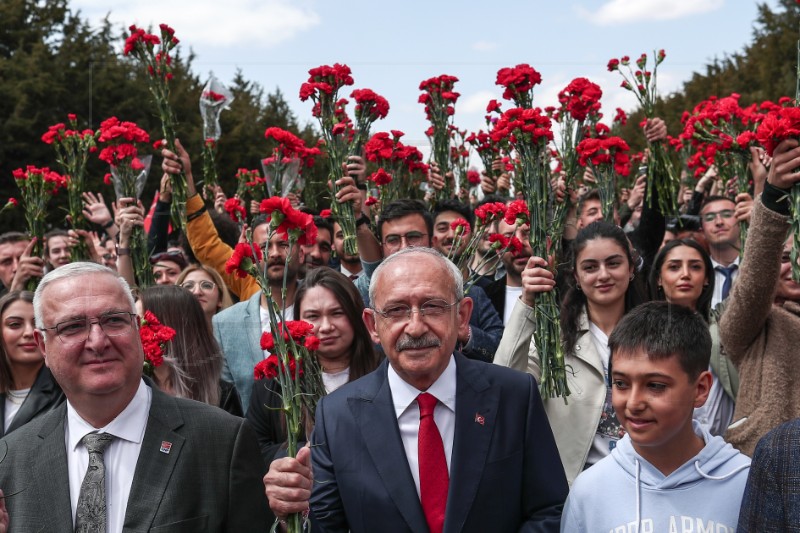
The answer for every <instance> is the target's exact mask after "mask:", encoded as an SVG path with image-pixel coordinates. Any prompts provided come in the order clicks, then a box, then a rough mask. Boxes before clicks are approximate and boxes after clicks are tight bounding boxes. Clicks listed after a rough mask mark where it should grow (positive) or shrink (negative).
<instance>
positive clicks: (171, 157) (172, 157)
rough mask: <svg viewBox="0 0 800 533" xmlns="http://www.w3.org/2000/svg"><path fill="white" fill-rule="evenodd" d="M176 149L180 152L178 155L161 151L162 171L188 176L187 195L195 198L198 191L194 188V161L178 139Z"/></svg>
mask: <svg viewBox="0 0 800 533" xmlns="http://www.w3.org/2000/svg"><path fill="white" fill-rule="evenodd" d="M175 149H176V150H177V151H178V153H177V154H176V153H175V152H172V151H171V150H167V149H166V148H164V149H162V150H161V156H162V157H163V158H164V160H163V161H162V162H161V170H163V171H164V172H166V173H167V174H172V175H178V174H180V173H181V171H183V174H184V176H186V194H187V196H194V195H195V194H197V189H196V188H195V186H194V177H193V176H192V161H191V159H190V158H189V154H188V152H186V150H184V148H183V145H182V144H181V141H180V140H178V139H175Z"/></svg>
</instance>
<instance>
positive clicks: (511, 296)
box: [486, 220, 533, 326]
mask: <svg viewBox="0 0 800 533" xmlns="http://www.w3.org/2000/svg"><path fill="white" fill-rule="evenodd" d="M497 230H498V232H499V233H500V234H502V235H503V236H504V237H506V238H507V239H511V238H512V237H516V238H517V239H519V241H520V243H521V244H522V247H521V250H520V251H519V252H515V251H511V250H509V251H508V252H506V253H504V254H503V256H502V258H501V260H502V261H503V265H504V266H505V270H506V275H505V276H503V277H502V278H500V279H498V280H495V281H493V282H492V283H490V284H489V285H488V286H487V287H486V295H487V296H488V297H489V299H490V300H491V301H492V305H494V308H495V310H496V311H497V314H498V315H499V316H500V319H501V320H502V321H503V325H504V326H505V325H507V324H508V320H509V317H510V316H511V311H512V310H513V309H514V304H515V303H516V301H517V300H518V299H519V297H520V296H521V295H522V271H523V270H525V265H527V264H528V259H530V257H531V255H532V254H533V251H532V250H531V243H530V233H531V227H530V226H529V225H528V224H523V225H521V226H516V225H514V224H506V222H505V220H500V221H499V222H498V225H497Z"/></svg>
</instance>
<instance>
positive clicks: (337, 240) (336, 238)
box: [333, 222, 363, 280]
mask: <svg viewBox="0 0 800 533" xmlns="http://www.w3.org/2000/svg"><path fill="white" fill-rule="evenodd" d="M333 249H334V250H336V257H338V258H339V271H340V272H341V273H342V274H344V275H345V276H347V277H348V278H350V279H352V280H355V279H356V278H357V277H358V275H359V274H360V273H361V270H362V269H363V267H362V266H361V257H360V256H359V255H358V254H356V255H348V254H346V253H344V232H343V231H342V226H340V225H339V223H338V222H334V223H333Z"/></svg>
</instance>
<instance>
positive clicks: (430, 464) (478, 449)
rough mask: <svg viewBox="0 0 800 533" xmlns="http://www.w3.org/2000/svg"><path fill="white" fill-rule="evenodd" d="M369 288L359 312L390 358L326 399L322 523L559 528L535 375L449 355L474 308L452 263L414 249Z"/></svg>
mask: <svg viewBox="0 0 800 533" xmlns="http://www.w3.org/2000/svg"><path fill="white" fill-rule="evenodd" d="M370 293H371V301H372V303H373V307H372V308H370V309H366V310H365V311H364V321H365V322H366V324H367V328H368V329H369V332H370V335H371V337H372V340H373V341H374V342H379V343H380V344H381V345H382V346H383V347H384V350H385V352H386V356H387V359H386V361H385V362H384V364H383V365H381V366H380V367H379V368H378V370H376V371H375V372H373V373H371V374H368V375H367V376H365V377H363V378H361V379H360V380H357V381H355V382H353V383H350V384H348V385H345V386H343V387H342V388H340V389H338V390H336V391H335V392H333V393H332V394H330V395H328V396H326V397H325V398H323V399H322V401H321V402H320V403H319V406H318V408H317V416H316V426H315V430H314V434H313V435H312V442H313V446H312V449H311V456H312V464H313V471H314V483H313V488H312V494H311V513H312V515H313V516H312V523H314V524H315V527H317V528H319V530H320V531H347V530H348V529H349V530H350V531H353V532H354V533H358V532H372V531H382V532H387V533H393V532H415V531H431V532H433V533H442V532H443V531H448V532H450V531H453V532H455V531H460V532H465V533H469V532H479V531H481V532H482V531H521V530H526V531H528V530H529V531H558V529H559V522H560V515H561V507H562V504H563V501H564V499H565V497H566V494H567V482H566V477H565V475H564V470H563V468H562V466H561V461H560V459H559V457H558V451H557V450H556V447H555V441H554V439H553V435H552V432H551V431H550V427H549V425H548V423H547V419H546V416H545V414H544V410H543V408H542V401H541V399H540V397H539V392H538V389H537V387H536V383H535V382H534V380H533V378H532V377H531V376H530V375H526V374H523V373H521V372H514V371H511V370H508V369H505V368H501V367H497V366H493V365H489V364H486V363H482V362H479V361H472V360H469V359H467V358H465V357H463V356H462V355H460V354H458V353H457V352H454V350H455V347H456V343H457V340H458V336H459V332H463V331H464V330H465V329H467V328H468V327H469V315H470V312H471V310H472V301H471V300H470V298H469V297H466V296H464V289H463V278H462V275H461V273H460V272H459V271H458V269H457V268H456V267H455V265H453V264H452V263H451V262H449V261H447V259H446V258H444V257H443V256H442V255H441V254H440V253H438V252H437V251H435V250H433V249H430V248H406V249H404V250H401V251H398V252H396V253H395V254H393V255H392V256H390V257H388V258H387V259H385V260H384V261H383V263H382V264H381V265H380V266H379V267H378V269H377V270H376V271H375V273H374V275H373V277H372V281H371V284H370ZM354 460H355V461H356V463H354Z"/></svg>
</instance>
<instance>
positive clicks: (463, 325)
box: [458, 296, 473, 338]
mask: <svg viewBox="0 0 800 533" xmlns="http://www.w3.org/2000/svg"><path fill="white" fill-rule="evenodd" d="M472 307H473V303H472V298H470V297H469V296H465V297H464V299H462V300H461V301H460V302H459V304H458V336H459V338H466V337H467V336H468V333H469V319H470V317H471V316H472Z"/></svg>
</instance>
